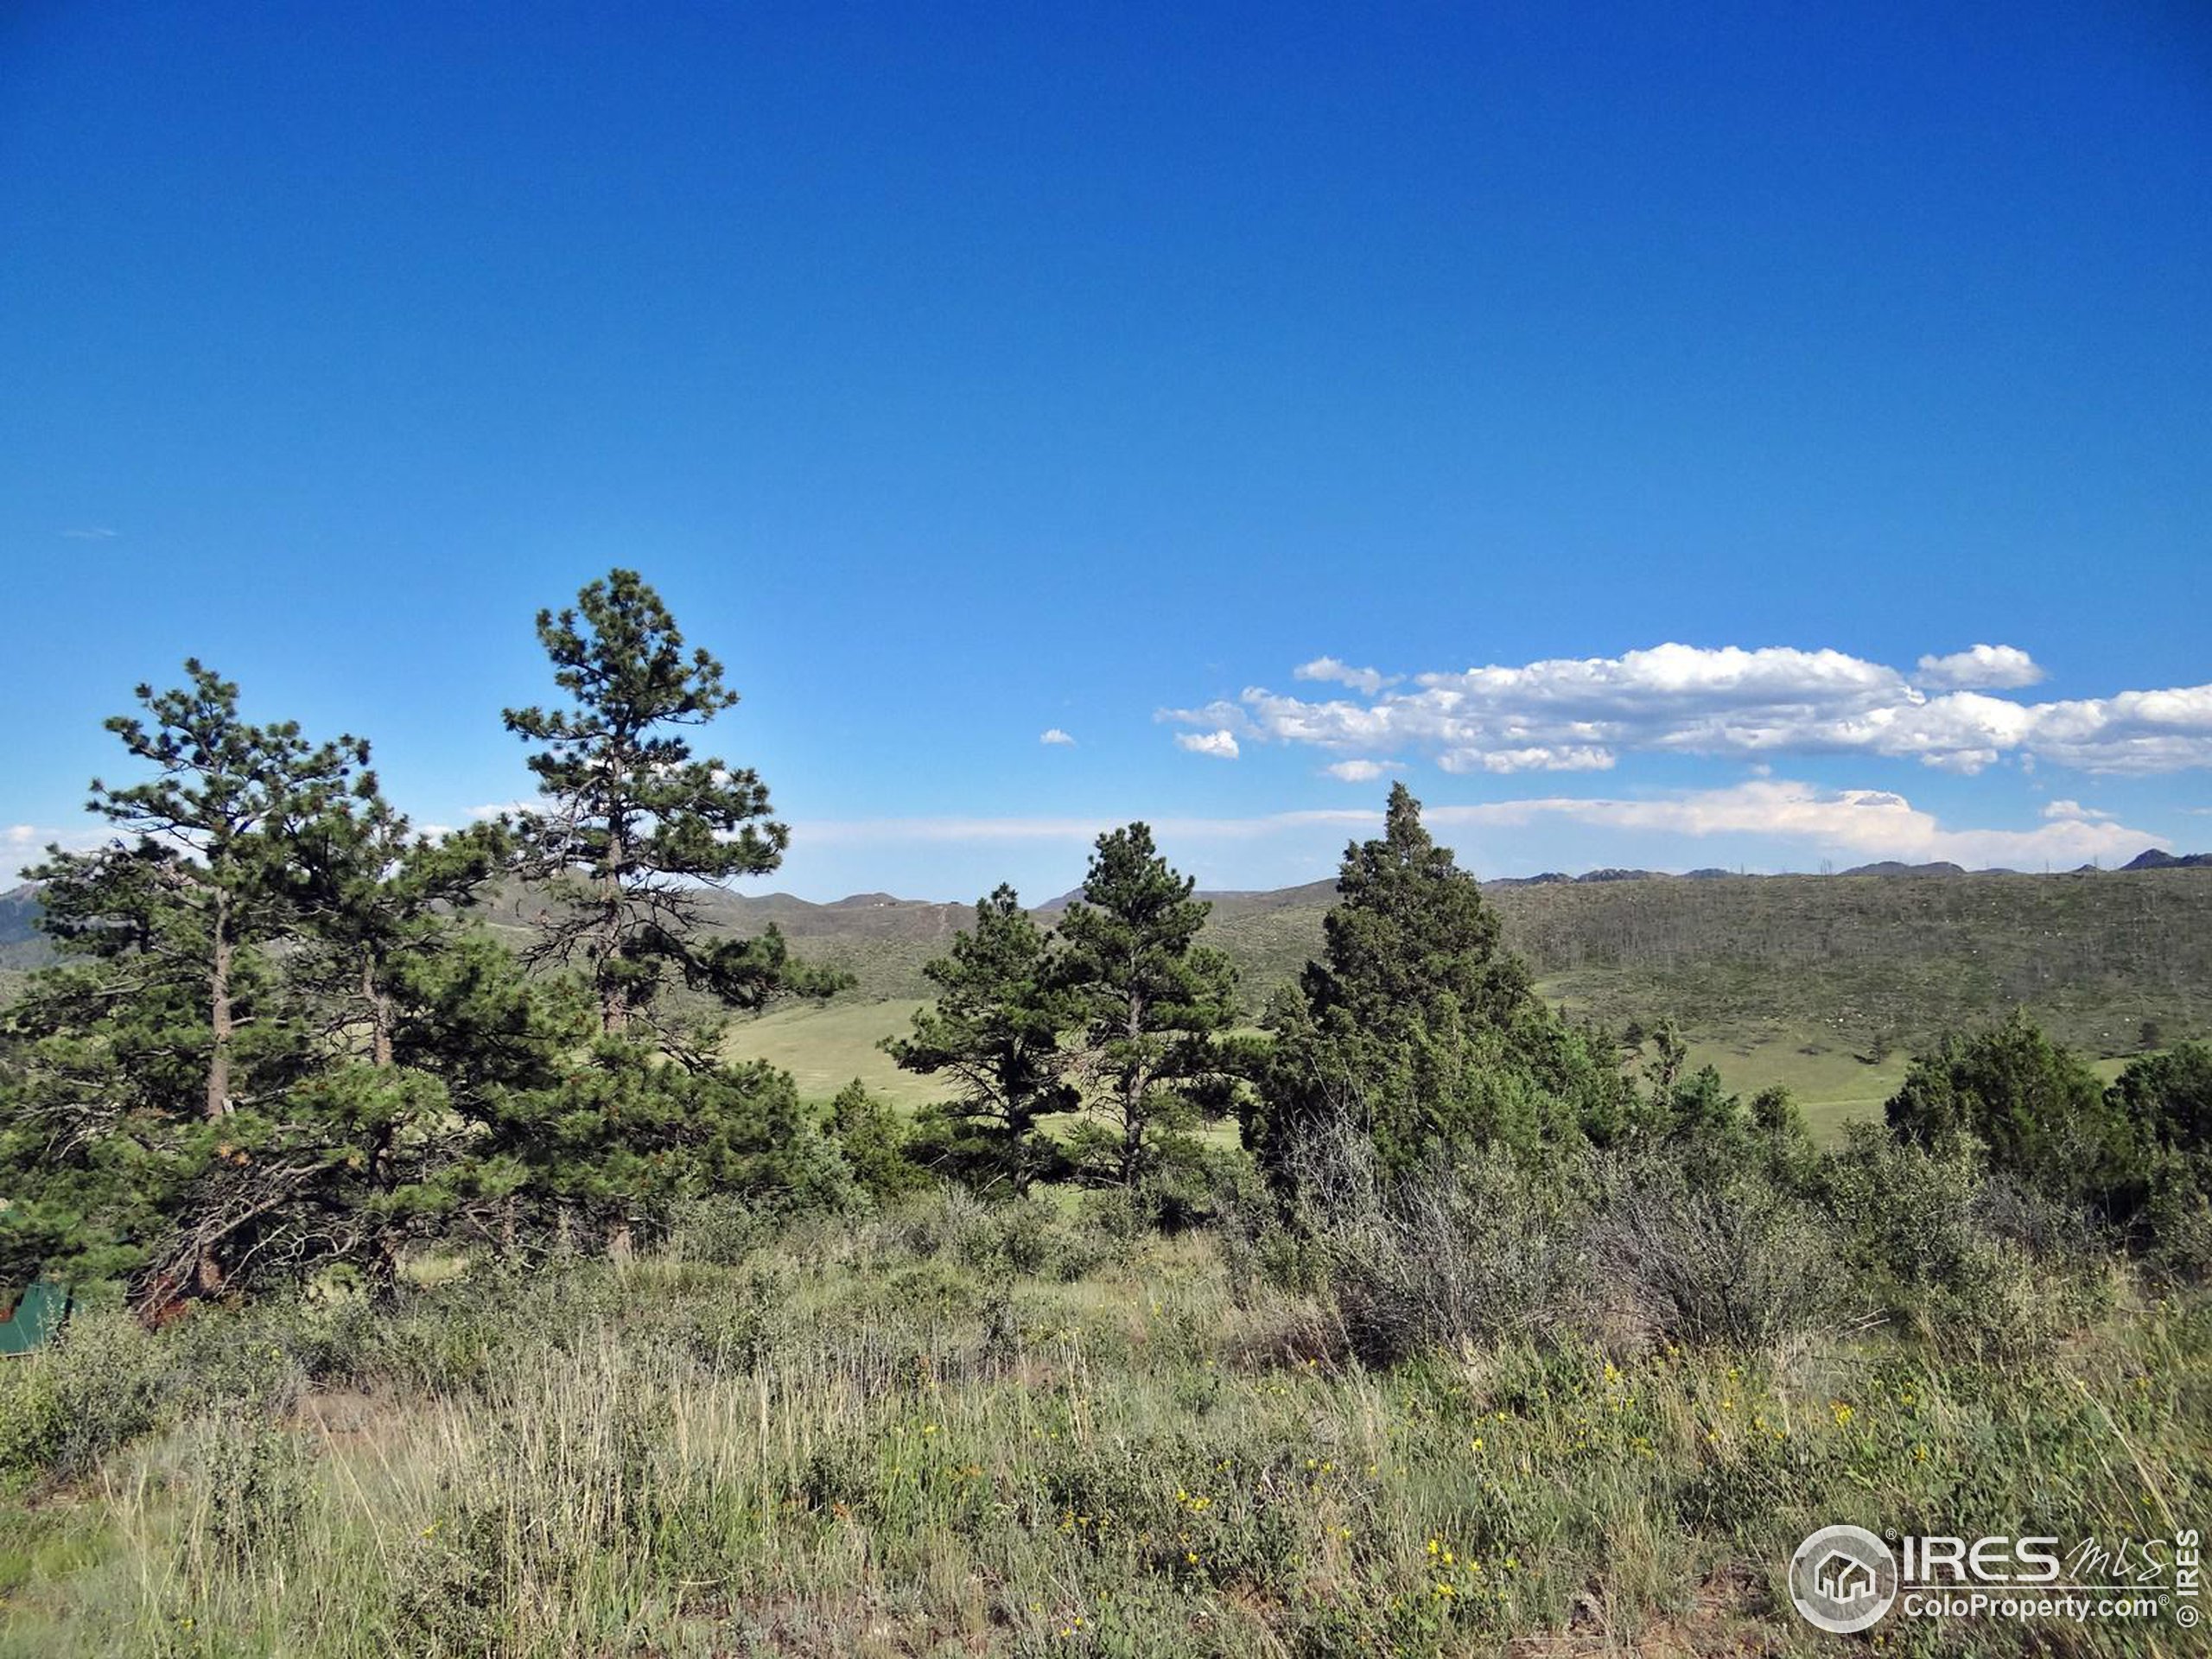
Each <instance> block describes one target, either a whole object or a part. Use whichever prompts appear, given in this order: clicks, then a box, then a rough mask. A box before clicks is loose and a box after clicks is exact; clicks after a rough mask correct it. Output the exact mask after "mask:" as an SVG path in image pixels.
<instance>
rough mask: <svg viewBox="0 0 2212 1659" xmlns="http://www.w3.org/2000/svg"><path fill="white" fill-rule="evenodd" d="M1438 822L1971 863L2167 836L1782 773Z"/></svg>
mask: <svg viewBox="0 0 2212 1659" xmlns="http://www.w3.org/2000/svg"><path fill="white" fill-rule="evenodd" d="M1423 817H1424V818H1425V819H1426V820H1427V822H1428V823H1431V824H1432V825H1433V826H1435V827H1436V828H1438V829H1444V828H1446V827H1450V826H1453V825H1466V826H1477V825H1484V826H1491V827H1500V826H1504V827H1512V826H1524V825H1533V824H1536V823H1541V822H1545V821H1548V820H1563V821H1566V822H1569V823H1580V824H1586V825H1590V826H1592V827H1595V828H1600V829H1624V830H1634V831H1637V832H1640V833H1643V834H1665V835H1681V836H1716V835H1738V836H1764V837H1772V838H1777V839H1782V840H1788V841H1796V842H1804V843H1806V844H1808V846H1809V847H1810V848H1812V849H1815V850H1817V851H1821V852H1831V853H1843V854H1848V855H1853V856H1855V857H1857V858H1859V859H1861V860H1873V859H1885V858H1894V859H1900V860H1904V861H1907V862H1911V863H1926V862H1929V861H1936V860H1947V861H1949V862H1952V863H1955V864H1963V865H1966V866H1967V867H1969V868H1974V867H1980V866H1987V865H1993V864H1994V865H2005V866H2012V867H2016V868H2036V867H2037V866H2039V865H2042V864H2046V863H2049V864H2063V865H2072V864H2082V863H2086V862H2088V861H2089V860H2090V859H2093V858H2096V859H2109V858H2113V857H2118V856H2133V855H2134V854H2136V853H2139V852H2141V851H2142V850H2143V849H2145V847H2150V846H2164V845H2165V844H2166V838H2165V837H2164V836H2157V835H2153V834H2152V833H2151V832H2150V831H2148V830H2145V829H2129V828H2127V827H2126V825H2124V824H2120V823H2104V822H2092V821H2089V820H2087V819H2081V818H2067V819H2060V820H2056V821H2053V822H2049V823H2044V824H2043V825H2042V826H2041V827H2039V828H2037V829H1951V828H1948V827H1946V826H1945V825H1944V824H1942V823H1940V822H1939V821H1938V820H1937V819H1936V816H1935V815H1934V814H1933V813H1930V812H1925V811H1923V810H1920V809H1919V808H1917V807H1915V806H1914V805H1913V804H1911V803H1910V801H1908V800H1907V799H1906V798H1904V796H1902V795H1898V794H1895V793H1893V792H1891V791H1888V790H1879V789H1824V788H1822V787H1821V786H1819V785H1815V784H1806V783H1794V782H1789V781H1786V780H1782V779H1764V780H1760V781H1757V782H1752V783H1745V784H1738V785H1733V786H1732V787H1730V788H1726V789H1712V790H1699V791H1689V792H1686V793H1683V794H1680V795H1671V796H1665V797H1660V798H1653V799H1649V800H1589V799H1582V798H1548V799H1536V800H1522V801H1497V802H1491V803H1488V804H1484V805H1480V806H1443V807H1438V808H1435V809H1434V810H1431V811H1428V812H1427V813H1425V814H1424V815H1423Z"/></svg>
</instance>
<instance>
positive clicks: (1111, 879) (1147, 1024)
mask: <svg viewBox="0 0 2212 1659" xmlns="http://www.w3.org/2000/svg"><path fill="white" fill-rule="evenodd" d="M1196 886H1197V883H1196V882H1195V881H1194V880H1192V878H1190V877H1188V876H1185V875H1179V874H1177V873H1176V872H1175V871H1174V870H1173V869H1172V868H1169V867H1168V863H1167V861H1166V859H1165V858H1164V857H1162V856H1161V855H1160V854H1159V853H1158V852H1157V851H1156V850H1155V849H1154V846H1153V841H1152V830H1151V829H1150V828H1149V827H1148V826H1147V825H1145V824H1142V823H1133V824H1130V825H1129V826H1128V828H1126V829H1116V830H1112V831H1109V833H1107V834H1105V835H1103V836H1100V837H1099V838H1098V841H1097V844H1096V850H1095V851H1094V853H1093V854H1092V855H1091V860H1090V869H1089V870H1088V872H1087V873H1086V874H1085V875H1084V883H1083V896H1082V898H1081V899H1078V900H1077V902H1075V903H1074V904H1071V905H1070V906H1068V910H1067V914H1066V915H1065V916H1064V917H1063V918H1061V920H1060V926H1059V934H1060V938H1062V940H1063V941H1064V942H1065V947H1066V949H1065V955H1064V956H1063V957H1062V958H1061V960H1060V963H1059V966H1058V973H1057V974H1056V976H1055V977H1056V979H1057V981H1058V984H1059V986H1060V987H1061V988H1063V989H1064V990H1065V992H1066V993H1067V994H1068V995H1069V996H1070V997H1071V999H1072V1001H1073V1006H1074V1010H1075V1013H1076V1015H1077V1021H1078V1023H1079V1025H1080V1027H1081V1030H1082V1033H1083V1038H1084V1043H1085V1045H1086V1047H1087V1050H1088V1055H1087V1064H1088V1065H1089V1067H1090V1071H1092V1073H1093V1075H1094V1076H1095V1077H1096V1078H1097V1079H1098V1081H1099V1084H1101V1086H1102V1093H1103V1099H1104V1104H1105V1106H1106V1109H1107V1111H1108V1113H1109V1116H1110V1117H1111V1118H1112V1120H1113V1124H1114V1133H1113V1135H1112V1137H1111V1140H1110V1141H1109V1144H1108V1145H1107V1146H1106V1147H1103V1153H1104V1163H1105V1173H1107V1174H1108V1175H1109V1177H1110V1179H1113V1180H1115V1181H1117V1182H1119V1183H1120V1184H1122V1185H1125V1186H1129V1185H1135V1184H1136V1182H1137V1181H1138V1180H1139V1179H1141V1177H1143V1176H1144V1175H1145V1174H1146V1173H1148V1171H1149V1170H1150V1168H1151V1166H1152V1164H1153V1162H1154V1154H1155V1150H1156V1148H1155V1144H1154V1143H1155V1141H1157V1139H1158V1137H1159V1135H1160V1134H1161V1133H1163V1132H1166V1131H1170V1130H1173V1129H1175V1128H1181V1127H1183V1126H1184V1125H1185V1123H1186V1122H1189V1121H1190V1120H1191V1119H1192V1117H1193V1116H1195V1115H1196V1109H1195V1107H1194V1105H1193V1103H1192V1097H1191V1090H1192V1089H1193V1088H1195V1087H1198V1086H1199V1085H1201V1084H1205V1082H1207V1081H1209V1080H1211V1079H1212V1078H1215V1077H1218V1076H1219V1075H1220V1073H1221V1071H1222V1070H1223V1063H1222V1057H1221V1055H1220V1053H1219V1052H1218V1050H1217V1046H1216V1043H1215V1041H1214V1039H1215V1036H1216V1033H1219V1032H1220V1031H1221V1030H1222V1029H1223V1028H1224V1027H1226V1026H1227V1025H1228V1024H1229V1022H1230V1018H1231V1017H1232V1014H1233V1011H1234V1004H1233V998H1234V995H1235V992H1236V969H1234V968H1233V967H1232V966H1231V965H1230V961H1229V958H1228V957H1225V956H1224V955H1223V954H1222V953H1221V952H1220V951H1218V950H1214V949H1212V948H1211V947H1210V946H1206V945H1201V944H1198V932H1199V930H1200V929H1201V928H1203V927H1204V926H1205V919H1206V916H1207V914H1208V913H1209V912H1211V909H1212V906H1211V905H1209V904H1207V903H1206V902H1205V900H1204V899H1195V898H1193V897H1192V890H1193V889H1194V888H1195V887H1196Z"/></svg>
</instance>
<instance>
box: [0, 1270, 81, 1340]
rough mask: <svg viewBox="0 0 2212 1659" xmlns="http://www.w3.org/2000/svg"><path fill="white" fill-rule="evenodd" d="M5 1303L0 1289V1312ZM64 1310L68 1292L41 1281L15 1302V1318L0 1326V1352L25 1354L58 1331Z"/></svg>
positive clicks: (65, 1316)
mask: <svg viewBox="0 0 2212 1659" xmlns="http://www.w3.org/2000/svg"><path fill="white" fill-rule="evenodd" d="M7 1306H8V1297H7V1294H6V1293H5V1292H0V1313H5V1312H6V1311H7ZM68 1313H69V1293H68V1292H67V1291H66V1290H64V1289H62V1288H61V1287H60V1286H59V1285H49V1284H48V1283H47V1282H46V1281H44V1280H41V1281H39V1282H38V1283H36V1284H35V1285H33V1286H32V1287H30V1288H29V1290H26V1291H25V1292H24V1293H23V1294H22V1297H21V1298H20V1299H19V1300H17V1301H16V1308H15V1317H14V1318H13V1319H10V1320H9V1321H8V1322H7V1323H6V1324H5V1325H0V1355H7V1354H28V1353H29V1352H30V1351H31V1350H32V1349H34V1348H35V1347H37V1346H38V1345H39V1344H41V1343H42V1342H44V1341H45V1340H46V1339H47V1338H48V1337H50V1336H52V1335H53V1334H54V1332H56V1331H59V1330H60V1328H61V1321H62V1320H63V1319H66V1318H67V1317H68Z"/></svg>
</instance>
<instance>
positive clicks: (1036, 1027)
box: [883, 887, 1080, 1193]
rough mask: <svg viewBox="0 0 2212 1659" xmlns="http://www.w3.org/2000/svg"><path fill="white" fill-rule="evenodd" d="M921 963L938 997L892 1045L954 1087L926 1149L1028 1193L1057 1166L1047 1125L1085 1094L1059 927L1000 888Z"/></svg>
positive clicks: (888, 1046)
mask: <svg viewBox="0 0 2212 1659" xmlns="http://www.w3.org/2000/svg"><path fill="white" fill-rule="evenodd" d="M922 972H923V974H924V976H925V977H926V978H927V979H928V980H929V982H930V983H931V985H933V986H934V987H936V989H937V1000H936V1001H934V1002H933V1003H931V1005H930V1006H929V1007H925V1008H923V1009H921V1010H920V1011H918V1013H917V1014H915V1015H914V1020H913V1030H912V1033H911V1034H909V1035H907V1036H905V1037H889V1038H886V1039H884V1042H883V1048H884V1050H885V1052H887V1053H888V1054H889V1055H890V1056H891V1057H892V1058H893V1059H894V1060H896V1061H897V1062H898V1063H899V1065H901V1066H904V1067H905V1068H906V1070H907V1071H915V1072H918V1073H920V1074H921V1075H923V1076H924V1077H938V1076H944V1077H947V1078H949V1079H950V1081H951V1083H952V1084H953V1085H954V1087H955V1090H956V1092H955V1093H954V1095H953V1096H952V1098H951V1099H950V1100H948V1101H945V1102H944V1103H941V1104H939V1105H937V1106H935V1107H932V1108H931V1109H930V1110H929V1111H928V1112H927V1113H926V1114H925V1116H924V1118H923V1121H922V1122H921V1124H920V1126H919V1129H920V1135H919V1140H918V1147H917V1155H918V1156H920V1157H921V1158H922V1159H923V1160H925V1161H926V1162H928V1163H929V1164H931V1166H934V1167H937V1168H940V1169H942V1170H944V1172H945V1173H948V1174H950V1175H954V1176H956V1177H957V1178H958V1179H962V1180H963V1181H965V1182H967V1183H969V1185H974V1186H976V1187H979V1188H983V1189H991V1188H999V1187H1003V1188H1004V1189H1006V1190H1007V1191H1008V1192H1015V1193H1020V1192H1027V1191H1028V1190H1029V1187H1030V1185H1031V1184H1032V1183H1033V1182H1034V1181H1036V1180H1039V1179H1042V1178H1044V1177H1046V1176H1048V1175H1050V1174H1052V1173H1053V1172H1054V1170H1055V1168H1056V1166H1057V1161H1058V1152H1057V1148H1056V1147H1055V1146H1054V1145H1053V1143H1052V1141H1051V1139H1050V1138H1049V1137H1048V1136H1046V1135H1044V1134H1043V1133H1042V1132H1041V1131H1040V1129H1039V1123H1040V1122H1041V1121H1042V1120H1043V1119H1045V1118H1046V1117H1049V1116H1052V1115H1054V1114H1056V1113H1059V1112H1066V1111H1071V1110H1073V1109H1075V1107H1076V1106H1077V1104H1078V1103H1079V1100H1080V1096H1078V1094H1077V1090H1076V1089H1075V1087H1074V1085H1073V1084H1071V1083H1070V1082H1069V1080H1068V1070H1069V1066H1070V1065H1071V1061H1072V1059H1073V1056H1072V1055H1071V1053H1070V1052H1068V1051H1067V1050H1065V1048H1064V1047H1063V1046H1062V1045H1061V1040H1060V1039H1061V1038H1062V1036H1063V1035H1064V1034H1065V1033H1066V1032H1067V1031H1068V1030H1069V1029H1070V1028H1071V1027H1072V1026H1073V1025H1074V1023H1075V1019H1076V1013H1075V1007H1074V1000H1073V998H1072V996H1071V995H1070V993H1069V992H1068V990H1067V989H1066V988H1065V987H1063V986H1061V985H1060V984H1058V983H1057V982H1056V980H1055V977H1054V972H1053V963H1052V936H1051V934H1049V933H1048V932H1046V931H1044V930H1042V929H1040V928H1039V927H1038V925H1036V923H1035V922H1034V921H1033V920H1031V918H1030V916H1029V913H1028V912H1027V911H1025V910H1024V909H1022V907H1021V899H1020V895H1019V894H1017V893H1015V892H1014V889H1013V888H1012V887H1000V888H998V890H997V891H995V893H992V894H991V895H990V897H989V898H988V899H981V900H979V901H977V903H976V925H975V928H974V930H973V931H963V932H962V933H960V934H958V935H957V936H956V937H955V938H954V939H953V941H952V949H951V950H950V952H949V953H947V954H946V955H944V956H942V957H938V958H937V959H936V960H934V961H932V962H931V963H929V964H928V965H927V966H926V967H925V968H924V969H922Z"/></svg>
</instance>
